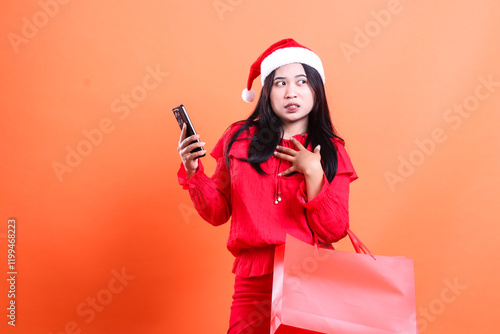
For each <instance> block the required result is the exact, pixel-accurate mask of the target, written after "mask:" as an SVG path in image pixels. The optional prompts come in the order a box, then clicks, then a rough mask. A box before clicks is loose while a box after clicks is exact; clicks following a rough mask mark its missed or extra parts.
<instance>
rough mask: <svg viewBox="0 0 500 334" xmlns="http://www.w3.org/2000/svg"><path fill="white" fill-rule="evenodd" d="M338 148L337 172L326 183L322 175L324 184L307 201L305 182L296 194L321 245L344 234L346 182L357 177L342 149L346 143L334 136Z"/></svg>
mask: <svg viewBox="0 0 500 334" xmlns="http://www.w3.org/2000/svg"><path fill="white" fill-rule="evenodd" d="M335 145H336V148H337V157H338V166H337V174H336V175H335V177H334V178H333V180H332V182H331V183H329V182H328V180H327V178H326V176H323V181H324V182H323V187H322V188H321V191H320V192H319V194H318V195H317V196H316V197H314V198H313V199H312V200H311V201H309V202H308V201H307V190H306V184H305V182H302V183H301V185H300V188H299V191H298V193H297V196H298V199H299V201H300V203H301V204H302V205H303V206H304V208H305V209H306V216H307V221H308V224H309V226H310V227H311V229H312V230H313V232H314V234H315V239H316V240H317V241H318V243H319V244H321V245H329V244H331V243H333V242H336V241H338V240H340V239H342V238H343V237H345V236H346V229H347V228H348V227H349V184H350V183H351V182H352V181H354V180H356V179H357V178H358V175H357V174H356V171H355V170H354V167H353V165H352V163H351V159H350V158H349V155H348V154H347V151H346V150H345V147H344V145H345V143H344V141H343V140H341V139H337V138H336V139H335Z"/></svg>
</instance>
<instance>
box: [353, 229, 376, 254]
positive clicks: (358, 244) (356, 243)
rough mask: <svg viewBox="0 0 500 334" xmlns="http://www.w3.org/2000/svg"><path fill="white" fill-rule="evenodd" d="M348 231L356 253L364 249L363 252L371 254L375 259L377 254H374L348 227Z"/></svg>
mask: <svg viewBox="0 0 500 334" xmlns="http://www.w3.org/2000/svg"><path fill="white" fill-rule="evenodd" d="M346 231H347V235H348V236H349V239H351V243H352V245H353V246H354V249H355V250H356V253H361V251H363V253H365V254H368V255H370V256H371V257H372V258H373V259H374V260H376V258H375V256H373V254H372V252H370V250H369V249H368V247H366V246H365V244H364V243H363V242H362V241H361V240H359V238H358V237H357V236H356V235H355V234H354V233H353V232H352V231H351V230H350V229H346Z"/></svg>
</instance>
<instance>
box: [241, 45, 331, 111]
mask: <svg viewBox="0 0 500 334" xmlns="http://www.w3.org/2000/svg"><path fill="white" fill-rule="evenodd" d="M291 63H302V64H306V65H309V66H311V67H312V68H314V69H315V70H316V71H318V73H319V75H320V76H321V79H323V83H325V72H324V70H323V65H322V64H321V60H320V59H319V57H318V56H317V55H316V54H315V53H314V52H313V51H311V50H310V49H309V48H306V47H305V46H303V45H300V44H299V43H297V42H296V41H294V40H293V39H291V38H287V39H283V40H281V41H279V42H276V43H274V44H273V45H271V46H270V47H269V48H268V49H267V50H266V51H264V53H263V54H261V55H260V56H259V58H257V60H256V61H255V62H254V63H253V64H252V66H251V67H250V74H249V75H248V82H247V87H246V88H245V89H244V90H243V93H242V94H241V97H242V98H243V100H244V101H245V102H252V101H253V100H254V98H255V91H254V90H253V89H252V83H253V81H254V80H255V79H256V78H257V77H258V76H259V75H260V79H261V82H262V85H264V80H265V79H266V77H267V76H268V75H269V74H271V72H272V71H274V70H275V69H277V68H278V67H280V66H283V65H287V64H291Z"/></svg>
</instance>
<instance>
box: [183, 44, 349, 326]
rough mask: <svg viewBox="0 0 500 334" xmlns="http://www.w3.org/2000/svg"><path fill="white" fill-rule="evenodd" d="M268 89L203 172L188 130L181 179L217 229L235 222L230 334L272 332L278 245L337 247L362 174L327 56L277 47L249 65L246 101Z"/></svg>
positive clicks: (295, 47)
mask: <svg viewBox="0 0 500 334" xmlns="http://www.w3.org/2000/svg"><path fill="white" fill-rule="evenodd" d="M259 75H260V76H261V81H262V85H263V87H262V91H261V94H260V98H259V101H258V102H257V105H256V107H255V110H254V112H253V113H252V114H251V115H250V117H248V118H247V119H246V120H244V121H240V122H237V123H235V124H233V125H231V126H230V127H229V129H228V130H227V131H226V133H225V134H224V135H223V136H222V138H221V139H220V140H219V142H218V143H217V145H216V146H215V148H214V149H213V151H212V152H211V155H212V156H213V157H214V158H215V159H216V160H217V167H216V171H215V173H214V175H213V176H212V177H211V178H209V177H208V176H207V175H205V173H204V169H203V165H202V163H201V161H199V159H197V158H198V157H200V156H201V155H203V154H204V153H205V151H204V150H202V151H199V152H196V153H190V152H191V151H193V150H194V149H195V148H198V147H203V146H204V145H205V143H203V142H198V143H194V144H191V143H192V142H193V140H194V139H197V138H199V135H196V136H192V137H188V138H186V134H185V133H186V129H185V128H184V129H183V130H182V132H181V138H180V141H179V145H178V151H179V154H180V156H181V159H182V165H181V168H180V170H179V173H178V177H179V182H180V184H181V185H182V186H183V187H184V188H185V189H189V193H190V196H191V199H192V200H193V203H194V205H195V207H196V209H197V210H198V212H199V214H200V215H201V216H202V217H203V219H205V220H206V221H208V222H209V223H211V224H213V225H220V224H223V223H225V222H227V221H228V220H229V218H230V217H231V229H230V233H229V240H228V243H227V247H228V249H229V251H230V252H231V253H232V254H233V255H234V256H235V258H236V259H235V262H234V266H233V273H235V274H236V277H235V292H234V295H233V303H232V306H231V316H230V325H229V330H228V333H230V334H233V333H255V334H257V333H269V327H270V309H271V307H270V305H271V292H272V291H271V290H272V272H273V259H274V248H275V247H276V245H280V244H283V243H284V242H285V237H286V234H290V235H292V236H294V237H295V238H297V239H300V240H302V241H304V242H306V243H308V244H316V245H319V246H321V247H326V248H331V243H333V242H336V241H338V240H340V239H341V238H343V237H344V236H345V235H346V228H347V227H348V197H349V183H350V182H352V181H353V180H355V179H356V178H357V176H356V173H355V171H354V168H353V167H352V164H351V162H350V159H349V156H348V155H347V152H346V151H345V149H344V142H343V140H342V139H340V138H339V137H338V136H337V135H336V134H335V130H334V128H333V125H332V122H331V119H330V113H329V110H328V105H327V101H326V96H325V91H324V86H323V85H324V71H323V66H322V63H321V60H320V59H319V57H318V56H317V55H316V54H315V53H314V52H313V51H311V50H310V49H308V48H306V47H304V46H302V45H300V44H298V43H297V42H296V41H294V40H293V39H285V40H282V41H279V42H277V43H275V44H273V45H271V46H270V47H269V48H268V49H267V50H266V51H265V52H264V53H263V54H262V55H261V56H260V57H259V58H258V59H257V60H256V61H255V62H254V64H253V65H252V66H251V69H250V75H249V78H248V83H247V88H246V89H245V90H244V91H243V99H244V100H246V101H247V102H250V101H252V100H253V97H254V93H253V91H252V90H251V87H252V82H253V80H254V79H256V78H257V77H258V76H259Z"/></svg>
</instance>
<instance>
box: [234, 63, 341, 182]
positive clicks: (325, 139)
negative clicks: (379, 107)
mask: <svg viewBox="0 0 500 334" xmlns="http://www.w3.org/2000/svg"><path fill="white" fill-rule="evenodd" d="M302 66H303V67H304V70H305V72H306V76H307V81H308V83H309V85H310V86H311V88H312V90H313V92H314V97H315V103H314V106H313V108H312V110H311V112H310V113H309V116H308V117H309V121H308V128H307V138H306V141H305V143H304V146H305V147H307V146H308V145H309V144H311V145H312V147H316V146H317V145H321V150H320V153H321V164H322V166H323V170H324V172H325V175H326V177H327V179H328V182H331V181H332V180H333V178H334V177H335V174H336V172H337V166H338V158H337V149H336V148H335V145H334V144H333V142H332V139H333V138H340V137H338V136H337V134H336V131H335V128H334V127H333V124H332V120H331V118H330V111H329V109H328V104H327V101H326V94H325V88H324V85H323V80H322V79H321V76H320V75H319V73H318V71H316V70H315V69H314V68H312V67H311V66H308V65H306V64H302ZM274 72H275V71H273V72H271V73H270V74H269V75H268V76H267V77H266V79H265V80H264V85H263V87H262V90H261V93H260V97H259V101H258V102H257V105H256V106H255V109H254V111H253V113H252V114H251V115H250V116H249V117H248V118H247V119H246V120H243V121H240V123H242V126H241V127H240V128H239V129H238V130H237V131H236V132H235V133H234V135H233V136H232V137H231V139H230V140H229V143H228V145H227V148H226V152H225V155H226V164H227V165H228V166H229V152H230V150H231V147H232V146H233V144H234V142H235V141H237V140H241V139H242V138H240V139H238V137H239V136H240V135H241V134H242V133H243V132H244V131H246V130H248V129H250V128H251V127H255V129H256V133H255V134H254V135H253V136H251V137H250V138H251V141H250V145H249V147H248V158H246V159H240V160H241V161H245V162H248V163H250V165H251V166H252V167H253V168H254V169H255V170H256V171H257V172H258V173H259V174H261V175H266V174H267V173H266V172H265V171H264V170H263V169H262V167H261V166H260V164H261V163H263V162H265V161H267V160H268V159H269V158H271V156H272V155H273V153H274V151H275V150H276V146H277V145H278V144H279V142H280V140H281V138H282V137H283V134H284V129H283V124H282V122H281V119H280V118H279V117H278V116H277V115H276V114H275V113H274V111H273V109H272V107H271V99H270V94H271V89H272V85H273V80H274Z"/></svg>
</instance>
